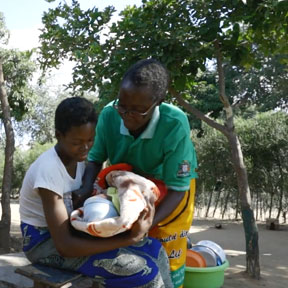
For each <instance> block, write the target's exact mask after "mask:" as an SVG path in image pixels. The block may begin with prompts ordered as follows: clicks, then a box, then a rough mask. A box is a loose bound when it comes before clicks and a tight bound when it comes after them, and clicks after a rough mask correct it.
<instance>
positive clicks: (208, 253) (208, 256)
mask: <svg viewBox="0 0 288 288" xmlns="http://www.w3.org/2000/svg"><path fill="white" fill-rule="evenodd" d="M191 250H193V251H196V252H198V253H200V254H201V255H202V256H203V258H204V259H205V261H206V266H207V267H215V266H217V255H216V253H215V252H214V251H213V250H212V249H210V248H208V247H206V246H202V245H195V246H193V247H192V248H191Z"/></svg>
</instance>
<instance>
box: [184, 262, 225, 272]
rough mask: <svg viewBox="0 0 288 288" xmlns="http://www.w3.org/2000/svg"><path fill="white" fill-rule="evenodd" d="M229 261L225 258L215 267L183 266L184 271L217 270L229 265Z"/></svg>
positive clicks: (222, 269)
mask: <svg viewBox="0 0 288 288" xmlns="http://www.w3.org/2000/svg"><path fill="white" fill-rule="evenodd" d="M229 266H230V265H229V261H228V260H227V259H226V260H225V262H224V263H223V264H222V265H220V266H215V267H203V268H202V267H188V266H186V267H185V271H187V272H219V271H224V270H225V269H227V268H228V267H229Z"/></svg>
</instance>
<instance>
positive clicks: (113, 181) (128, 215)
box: [70, 170, 160, 237]
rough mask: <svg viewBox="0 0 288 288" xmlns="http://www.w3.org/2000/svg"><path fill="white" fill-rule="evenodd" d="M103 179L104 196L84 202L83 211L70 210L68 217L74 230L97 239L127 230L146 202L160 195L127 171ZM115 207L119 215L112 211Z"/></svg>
mask: <svg viewBox="0 0 288 288" xmlns="http://www.w3.org/2000/svg"><path fill="white" fill-rule="evenodd" d="M105 179H106V182H107V184H108V186H110V187H109V188H108V189H107V195H105V194H100V195H96V196H92V197H90V198H88V199H87V200H86V201H85V203H84V207H82V208H79V209H77V210H74V211H73V212H72V213H71V216H70V220H71V223H72V226H73V227H74V228H76V229H78V230H81V231H84V232H86V233H88V234H90V235H93V236H97V237H110V236H113V235H116V234H118V233H121V232H124V231H126V230H128V229H130V228H131V226H132V225H133V223H134V222H135V221H136V220H137V219H138V217H139V215H140V213H141V212H142V211H143V209H144V208H145V207H146V206H147V203H148V201H149V202H150V203H155V202H156V200H157V199H158V197H159V195H160V192H159V189H158V188H157V186H156V185H155V184H154V183H153V182H152V181H150V180H148V179H146V178H144V177H142V176H140V175H137V174H135V173H133V172H131V171H121V170H114V171H111V172H109V173H108V174H107V175H106V177H105ZM113 187H114V192H113V193H112V192H111V191H112V190H111V188H112V189H113ZM115 188H116V189H115ZM109 189H110V191H109ZM116 190H117V193H116ZM113 194H117V195H118V198H119V206H118V204H117V200H116V199H117V196H116V197H115V195H114V200H113ZM109 196H110V197H112V199H111V200H112V201H110V200H109ZM105 198H106V199H105ZM107 198H108V199H107ZM107 201H108V202H107ZM104 202H105V203H104ZM112 202H113V203H115V204H114V205H112ZM100 204H101V205H100ZM104 206H105V207H104ZM117 206H118V207H119V214H118V213H117V209H116V208H115V207H117ZM102 209H103V210H102ZM98 210H102V211H98ZM115 210H116V211H115Z"/></svg>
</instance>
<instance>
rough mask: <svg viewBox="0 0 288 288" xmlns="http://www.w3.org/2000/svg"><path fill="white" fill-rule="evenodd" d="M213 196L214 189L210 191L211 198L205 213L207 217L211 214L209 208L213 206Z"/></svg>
mask: <svg viewBox="0 0 288 288" xmlns="http://www.w3.org/2000/svg"><path fill="white" fill-rule="evenodd" d="M212 197H213V190H211V191H210V195H209V200H208V204H207V208H206V213H205V217H206V218H207V217H208V216H209V209H210V206H211V202H212Z"/></svg>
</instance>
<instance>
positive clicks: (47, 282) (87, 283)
mask: <svg viewBox="0 0 288 288" xmlns="http://www.w3.org/2000/svg"><path fill="white" fill-rule="evenodd" d="M15 272H16V273H18V274H21V275H23V276H25V277H28V278H30V279H32V280H33V282H34V286H33V287H34V288H68V287H75V288H76V287H77V288H97V287H99V286H98V284H97V283H95V282H93V279H92V278H89V277H85V276H83V275H82V274H80V273H77V272H72V271H67V270H62V269H57V268H53V267H48V266H45V265H40V264H29V265H26V266H22V267H18V268H16V270H15Z"/></svg>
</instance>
